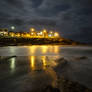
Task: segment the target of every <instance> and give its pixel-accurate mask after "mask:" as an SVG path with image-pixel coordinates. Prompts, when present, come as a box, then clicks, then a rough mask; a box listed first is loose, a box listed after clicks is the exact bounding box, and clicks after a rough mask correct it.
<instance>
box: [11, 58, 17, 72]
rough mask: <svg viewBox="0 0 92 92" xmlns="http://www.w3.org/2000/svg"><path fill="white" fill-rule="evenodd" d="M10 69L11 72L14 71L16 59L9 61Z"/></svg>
mask: <svg viewBox="0 0 92 92" xmlns="http://www.w3.org/2000/svg"><path fill="white" fill-rule="evenodd" d="M10 68H11V72H14V71H15V68H16V58H11V59H10Z"/></svg>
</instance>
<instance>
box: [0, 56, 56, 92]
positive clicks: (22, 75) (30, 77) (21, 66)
mask: <svg viewBox="0 0 92 92" xmlns="http://www.w3.org/2000/svg"><path fill="white" fill-rule="evenodd" d="M53 62H54V59H53V58H51V57H48V56H28V57H26V56H25V57H15V58H14V57H13V58H10V59H9V60H7V63H3V61H2V64H6V65H7V67H8V70H7V69H4V70H3V72H4V74H3V75H2V74H0V75H1V77H2V79H1V80H0V81H3V85H2V83H0V86H1V85H2V86H3V87H4V88H6V89H3V88H2V92H5V90H9V92H13V90H16V91H17V92H26V91H27V90H28V91H32V90H34V89H38V88H39V87H40V88H41V87H43V86H46V85H49V84H50V85H52V86H56V85H57V84H56V81H57V76H56V73H55V72H54V70H53V68H52V66H55V65H53V64H54V63H53ZM2 64H0V66H2ZM0 72H1V73H2V71H1V69H0ZM7 78H8V79H7ZM9 80H11V81H9ZM8 83H9V85H8ZM16 83H17V84H16ZM38 85H39V86H38ZM12 88H13V90H12ZM0 90H1V89H0ZM11 90H12V91H11ZM20 90H21V91H20ZM7 92H8V91H7Z"/></svg>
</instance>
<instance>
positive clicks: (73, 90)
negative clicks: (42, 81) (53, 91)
mask: <svg viewBox="0 0 92 92" xmlns="http://www.w3.org/2000/svg"><path fill="white" fill-rule="evenodd" d="M58 88H59V89H60V90H61V92H92V89H88V88H87V87H85V86H84V85H81V84H79V83H78V82H73V81H70V80H66V79H65V78H64V77H61V78H59V79H58Z"/></svg>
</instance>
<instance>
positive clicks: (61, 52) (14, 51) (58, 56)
mask: <svg viewBox="0 0 92 92" xmlns="http://www.w3.org/2000/svg"><path fill="white" fill-rule="evenodd" d="M33 48H34V51H35V52H32V51H31V50H32V49H33ZM29 49H30V51H29ZM6 52H7V53H6ZM0 54H1V55H0V72H1V73H0V92H6V91H7V92H43V91H44V90H45V91H46V90H47V87H48V86H51V87H52V89H55V88H57V89H58V90H59V91H60V92H92V74H91V72H92V67H91V66H92V57H91V56H92V47H80V46H78V47H77V46H76V47H73V46H70V47H69V46H66V47H64V46H47V48H46V47H45V46H38V47H37V46H36V47H35V46H34V47H30V46H28V47H27V46H25V47H24V46H23V47H14V46H13V47H1V48H0ZM4 55H5V56H4ZM25 55H26V56H25ZM51 87H49V88H51ZM45 91H44V92H45ZM46 92H48V91H46Z"/></svg>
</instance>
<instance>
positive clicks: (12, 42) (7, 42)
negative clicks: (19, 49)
mask: <svg viewBox="0 0 92 92" xmlns="http://www.w3.org/2000/svg"><path fill="white" fill-rule="evenodd" d="M17 45H81V44H80V43H79V42H74V41H72V40H68V39H64V38H14V37H10V38H9V37H1V38H0V46H17Z"/></svg>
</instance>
